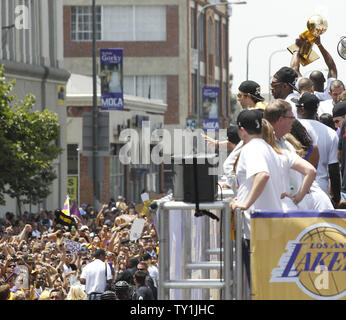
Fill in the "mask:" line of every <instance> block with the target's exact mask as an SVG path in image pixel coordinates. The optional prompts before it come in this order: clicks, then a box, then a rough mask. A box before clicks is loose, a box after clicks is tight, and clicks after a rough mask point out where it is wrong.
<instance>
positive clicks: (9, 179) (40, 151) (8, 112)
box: [0, 67, 61, 204]
mask: <svg viewBox="0 0 346 320" xmlns="http://www.w3.org/2000/svg"><path fill="white" fill-rule="evenodd" d="M14 84H15V83H14V81H12V82H10V83H6V81H5V77H4V69H3V67H1V68H0V172H1V174H0V202H2V203H4V201H3V199H4V197H3V195H4V193H6V194H8V195H10V196H11V197H13V198H14V197H15V198H17V203H19V204H20V203H29V202H32V203H37V202H39V201H41V200H42V199H44V198H46V197H47V196H48V195H49V193H50V191H49V188H50V185H51V183H52V181H53V180H54V179H56V174H55V170H54V167H53V160H54V159H56V158H57V157H58V155H59V154H60V153H61V148H60V147H58V146H57V145H56V141H58V139H59V122H58V116H57V114H55V113H52V112H51V111H49V110H46V109H45V110H44V111H43V112H39V111H34V110H33V106H34V105H35V97H34V96H33V95H32V94H28V95H27V96H26V97H25V98H24V100H22V101H19V102H18V103H17V102H16V97H15V96H14V95H12V94H11V91H12V89H13V86H14Z"/></svg>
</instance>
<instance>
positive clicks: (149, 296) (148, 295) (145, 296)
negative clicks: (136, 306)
mask: <svg viewBox="0 0 346 320" xmlns="http://www.w3.org/2000/svg"><path fill="white" fill-rule="evenodd" d="M134 300H154V296H153V293H152V291H151V289H150V288H149V287H147V286H141V287H137V288H136V293H135V299H134Z"/></svg>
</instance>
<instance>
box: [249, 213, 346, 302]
mask: <svg viewBox="0 0 346 320" xmlns="http://www.w3.org/2000/svg"><path fill="white" fill-rule="evenodd" d="M250 242H251V252H252V254H251V272H252V274H251V276H252V294H253V296H252V299H255V300H274V299H279V300H286V299H290V300H291V299H295V300H308V299H318V300H332V299H333V300H336V299H342V300H345V299H346V211H342V210H334V211H325V212H315V211H301V212H299V211H290V212H288V213H283V212H268V211H256V212H255V213H254V214H252V215H251V241H250Z"/></svg>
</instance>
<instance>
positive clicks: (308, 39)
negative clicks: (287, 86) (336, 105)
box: [288, 15, 337, 101]
mask: <svg viewBox="0 0 346 320" xmlns="http://www.w3.org/2000/svg"><path fill="white" fill-rule="evenodd" d="M307 28H308V29H307V30H306V31H304V32H303V33H301V34H300V35H299V38H298V39H296V43H295V44H293V45H291V46H290V47H288V50H289V51H290V52H291V53H292V54H293V56H292V59H291V67H292V68H293V69H294V70H295V71H296V72H297V74H298V76H299V77H302V75H301V73H300V70H299V68H300V64H301V65H302V66H306V65H308V64H310V63H311V62H313V61H315V60H317V59H319V56H318V54H317V53H316V52H315V51H313V50H312V46H313V44H316V45H317V47H318V48H319V50H320V53H321V54H322V57H323V59H324V61H325V63H326V65H327V67H328V79H327V85H326V87H324V85H325V82H326V79H325V77H324V75H323V73H322V72H321V71H318V70H315V71H312V72H311V74H310V76H309V78H310V80H311V81H312V82H313V84H314V94H315V95H316V96H317V97H318V99H319V100H320V101H323V100H328V99H331V96H330V94H329V91H330V84H331V82H332V81H334V80H336V78H337V69H336V65H335V62H334V60H333V58H332V56H331V55H330V54H329V52H328V51H327V50H326V49H325V48H324V46H323V45H322V43H321V39H320V36H321V35H322V34H323V33H324V32H326V30H327V28H328V23H327V21H326V20H325V19H324V18H323V17H322V16H320V15H314V16H312V17H310V19H309V20H308V22H307ZM298 82H299V80H298Z"/></svg>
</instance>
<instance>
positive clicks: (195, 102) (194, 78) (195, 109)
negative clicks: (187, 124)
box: [191, 73, 197, 114]
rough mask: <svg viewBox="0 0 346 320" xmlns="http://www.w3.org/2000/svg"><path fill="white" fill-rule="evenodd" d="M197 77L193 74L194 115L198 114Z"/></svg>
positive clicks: (192, 99) (192, 103) (192, 102)
mask: <svg viewBox="0 0 346 320" xmlns="http://www.w3.org/2000/svg"><path fill="white" fill-rule="evenodd" d="M196 85H197V75H196V73H191V106H192V108H191V110H192V114H197V88H196Z"/></svg>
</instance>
